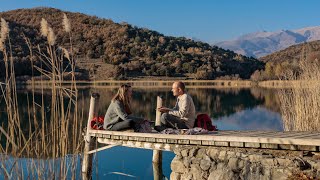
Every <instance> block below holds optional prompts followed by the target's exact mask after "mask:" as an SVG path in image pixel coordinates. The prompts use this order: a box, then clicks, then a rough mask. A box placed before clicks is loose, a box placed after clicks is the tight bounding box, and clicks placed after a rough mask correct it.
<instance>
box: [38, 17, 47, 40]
mask: <svg viewBox="0 0 320 180" xmlns="http://www.w3.org/2000/svg"><path fill="white" fill-rule="evenodd" d="M40 32H41V35H42V36H44V37H47V36H48V33H49V26H48V22H47V20H45V19H44V18H42V19H41V23H40Z"/></svg>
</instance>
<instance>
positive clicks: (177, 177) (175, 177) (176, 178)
mask: <svg viewBox="0 0 320 180" xmlns="http://www.w3.org/2000/svg"><path fill="white" fill-rule="evenodd" d="M180 179H181V174H180V173H176V172H172V173H171V174H170V180H180Z"/></svg>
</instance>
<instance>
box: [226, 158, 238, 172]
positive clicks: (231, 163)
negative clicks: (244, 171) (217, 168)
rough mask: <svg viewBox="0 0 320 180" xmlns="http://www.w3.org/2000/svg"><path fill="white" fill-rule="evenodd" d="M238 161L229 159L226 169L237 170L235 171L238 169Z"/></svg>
mask: <svg viewBox="0 0 320 180" xmlns="http://www.w3.org/2000/svg"><path fill="white" fill-rule="evenodd" d="M238 161H239V159H238V158H230V159H229V162H228V167H229V168H230V169H231V170H237V169H239V167H238Z"/></svg>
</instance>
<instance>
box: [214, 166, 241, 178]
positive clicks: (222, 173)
mask: <svg viewBox="0 0 320 180" xmlns="http://www.w3.org/2000/svg"><path fill="white" fill-rule="evenodd" d="M236 179H239V177H237V176H235V174H234V173H233V171H231V170H230V169H227V168H223V169H217V170H215V171H212V172H210V175H209V177H208V180H236Z"/></svg>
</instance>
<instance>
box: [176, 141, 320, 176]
mask: <svg viewBox="0 0 320 180" xmlns="http://www.w3.org/2000/svg"><path fill="white" fill-rule="evenodd" d="M174 153H175V155H176V156H175V158H174V159H173V161H172V163H171V169H172V173H171V175H170V179H171V180H188V179H190V180H191V179H199V180H200V179H208V180H227V179H228V180H229V179H230V180H232V179H234V180H236V179H243V180H258V179H266V180H272V179H274V180H282V179H296V178H297V177H301V178H302V179H309V178H310V179H311V178H312V179H320V154H317V153H313V152H299V151H284V150H281V151H279V150H265V149H264V150H255V149H241V148H234V149H231V148H213V147H210V148H205V147H197V148H194V147H183V148H178V149H175V150H174Z"/></svg>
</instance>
